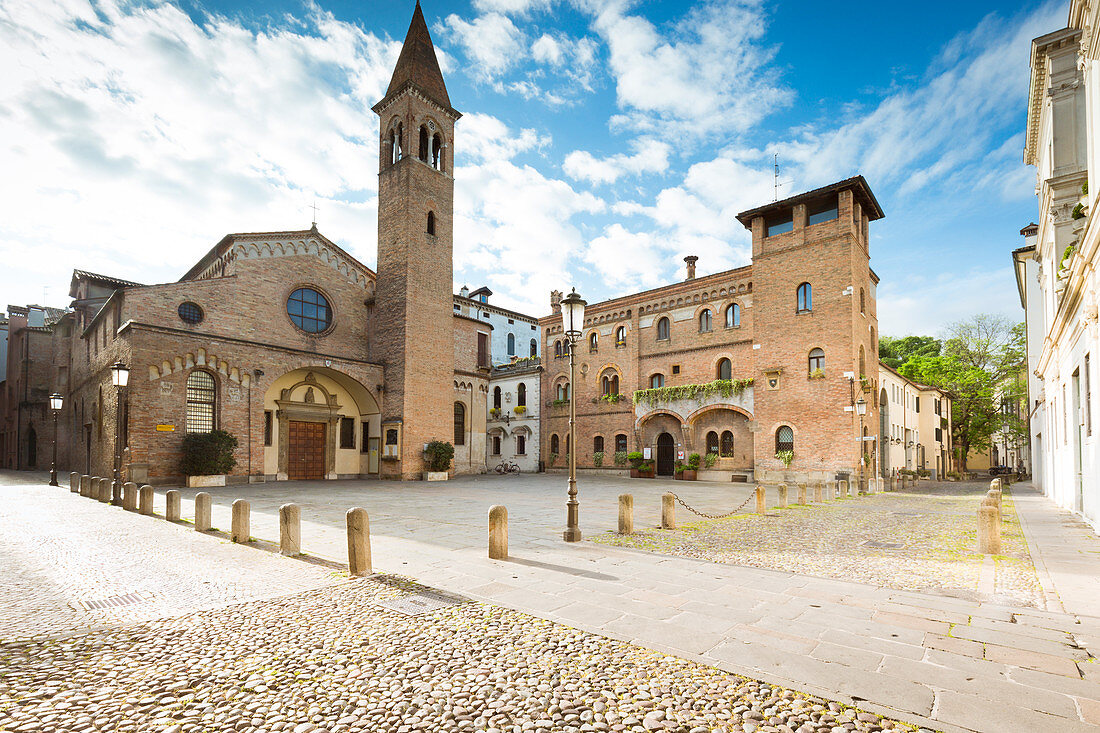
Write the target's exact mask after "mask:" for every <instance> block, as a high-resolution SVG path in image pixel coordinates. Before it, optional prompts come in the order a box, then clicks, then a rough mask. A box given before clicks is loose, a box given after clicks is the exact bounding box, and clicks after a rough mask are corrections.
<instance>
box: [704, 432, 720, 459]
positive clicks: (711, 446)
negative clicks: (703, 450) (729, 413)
mask: <svg viewBox="0 0 1100 733" xmlns="http://www.w3.org/2000/svg"><path fill="white" fill-rule="evenodd" d="M707 453H713V454H714V455H718V433H716V432H714V431H713V430H711V431H710V432H709V433H707Z"/></svg>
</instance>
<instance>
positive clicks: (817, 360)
mask: <svg viewBox="0 0 1100 733" xmlns="http://www.w3.org/2000/svg"><path fill="white" fill-rule="evenodd" d="M808 366H809V372H810V374H813V373H814V372H816V371H817V370H818V369H820V370H822V371H824V370H825V352H824V351H822V350H821V349H810V358H809V365H808Z"/></svg>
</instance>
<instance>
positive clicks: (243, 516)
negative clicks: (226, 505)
mask: <svg viewBox="0 0 1100 733" xmlns="http://www.w3.org/2000/svg"><path fill="white" fill-rule="evenodd" d="M251 510H252V508H251V507H250V506H249V505H248V502H247V501H245V500H244V499H237V500H236V501H235V502H233V524H232V530H231V531H230V533H229V539H231V540H232V541H234V542H239V543H241V544H247V543H249V542H251V541H252V526H251V514H252V511H251Z"/></svg>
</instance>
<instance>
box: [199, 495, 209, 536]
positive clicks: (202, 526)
mask: <svg viewBox="0 0 1100 733" xmlns="http://www.w3.org/2000/svg"><path fill="white" fill-rule="evenodd" d="M209 529H210V494H208V493H206V492H205V491H200V492H199V493H197V494H195V531H196V532H206V531H209Z"/></svg>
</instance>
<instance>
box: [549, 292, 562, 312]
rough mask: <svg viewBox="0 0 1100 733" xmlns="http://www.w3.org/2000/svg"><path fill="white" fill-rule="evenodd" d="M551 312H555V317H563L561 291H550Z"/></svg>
mask: <svg viewBox="0 0 1100 733" xmlns="http://www.w3.org/2000/svg"><path fill="white" fill-rule="evenodd" d="M550 310H552V311H553V312H554V315H558V316H560V315H561V291H560V290H551V291H550Z"/></svg>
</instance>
